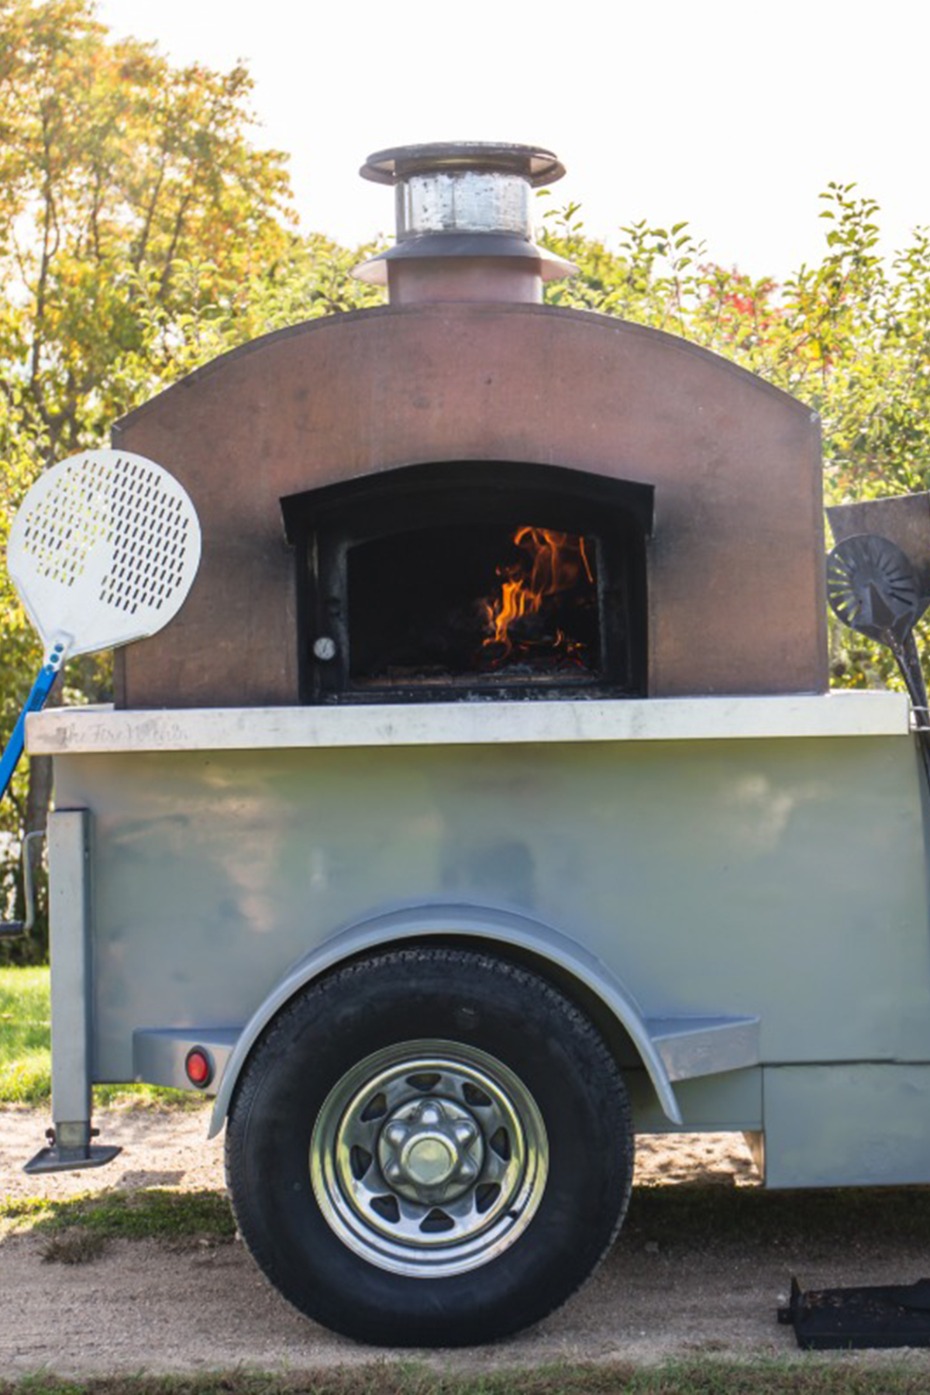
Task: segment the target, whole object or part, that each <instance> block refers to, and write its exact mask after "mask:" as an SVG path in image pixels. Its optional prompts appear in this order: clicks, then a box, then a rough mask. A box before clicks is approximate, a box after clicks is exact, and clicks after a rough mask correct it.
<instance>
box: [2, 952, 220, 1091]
mask: <svg viewBox="0 0 930 1395" xmlns="http://www.w3.org/2000/svg"><path fill="white" fill-rule="evenodd" d="M50 1036H51V1011H50V1007H49V971H48V968H47V967H46V968H38V969H36V968H20V967H17V966H9V967H6V968H0V1104H31V1105H39V1104H47V1103H48V1101H49V1099H50V1098H51V1093H52V1056H51V1043H50ZM94 1100H95V1102H96V1103H97V1104H98V1105H108V1104H139V1105H147V1104H159V1105H165V1104H170V1105H179V1106H182V1107H184V1108H191V1107H193V1108H196V1107H199V1106H200V1105H201V1104H202V1103H203V1096H202V1095H199V1094H195V1093H194V1092H192V1091H189V1090H169V1089H167V1088H165V1087H164V1086H161V1085H96V1086H95V1087H94Z"/></svg>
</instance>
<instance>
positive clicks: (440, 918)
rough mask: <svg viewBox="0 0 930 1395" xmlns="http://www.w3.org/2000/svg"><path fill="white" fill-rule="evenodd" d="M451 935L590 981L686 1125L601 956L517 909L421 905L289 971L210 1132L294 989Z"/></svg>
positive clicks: (636, 1012) (244, 1039)
mask: <svg viewBox="0 0 930 1395" xmlns="http://www.w3.org/2000/svg"><path fill="white" fill-rule="evenodd" d="M449 935H454V936H456V937H462V938H468V939H473V940H494V941H496V942H497V943H499V944H504V945H508V944H509V945H513V946H514V947H518V948H520V949H526V950H529V951H530V952H531V953H533V954H535V955H537V956H539V957H540V958H542V959H545V960H548V961H549V962H550V963H552V964H555V965H558V966H559V967H560V968H562V969H564V970H566V971H567V972H568V973H569V974H570V975H571V976H572V977H573V978H575V979H577V980H578V981H579V982H581V983H583V984H585V986H586V987H587V988H589V989H590V990H591V991H592V992H593V993H594V994H596V995H597V997H598V998H600V999H601V1000H602V1002H603V1003H604V1004H605V1005H606V1006H607V1007H608V1008H609V1009H610V1011H611V1012H612V1013H613V1014H614V1016H615V1017H616V1018H617V1020H618V1021H619V1022H620V1023H621V1025H622V1026H623V1027H624V1028H625V1029H626V1031H627V1033H628V1034H629V1037H630V1039H631V1041H632V1042H633V1045H634V1046H635V1047H636V1050H637V1051H638V1052H639V1055H640V1057H641V1058H642V1062H643V1065H644V1066H645V1068H646V1070H647V1072H648V1074H649V1078H650V1079H651V1081H652V1084H653V1086H654V1088H655V1092H656V1095H657V1097H658V1100H659V1104H660V1105H661V1108H662V1110H663V1112H664V1113H665V1115H666V1116H667V1118H668V1119H669V1120H670V1121H671V1122H672V1123H673V1124H677V1125H681V1124H682V1122H683V1120H682V1116H681V1111H680V1109H679V1107H678V1102H677V1100H676V1098H675V1092H674V1090H673V1088H672V1077H671V1075H670V1073H669V1070H668V1069H667V1067H666V1065H665V1062H664V1061H663V1059H662V1056H661V1054H660V1050H659V1046H658V1044H657V1043H656V1042H655V1041H654V1040H653V1036H652V1034H651V1033H650V1030H649V1028H648V1026H647V1019H646V1017H645V1016H644V1014H643V1012H642V1010H641V1009H640V1007H639V1004H638V1003H637V1002H636V999H635V998H634V997H633V995H632V993H630V992H629V991H628V990H627V989H626V988H625V987H624V986H623V984H622V983H621V982H620V980H619V979H618V978H617V977H616V975H614V974H613V973H612V972H611V970H610V969H608V968H607V967H606V965H604V964H603V963H602V962H601V961H600V960H599V959H598V958H596V956H595V955H593V954H590V953H589V952H588V951H587V950H586V949H584V948H583V946H581V945H580V944H578V942H577V941H576V940H572V939H570V938H569V937H568V936H567V935H564V934H562V932H561V931H559V930H555V929H553V928H552V927H551V926H549V925H544V924H542V923H541V922H540V921H537V920H531V919H530V918H529V917H528V916H523V915H519V914H517V913H515V912H512V911H500V910H493V909H490V908H487V907H481V906H416V907H414V908H412V909H409V908H408V909H405V910H398V911H391V912H388V913H387V914H382V915H377V916H374V917H373V918H372V919H370V920H363V921H359V922H358V923H357V924H355V925H352V926H349V927H348V928H347V929H345V930H341V931H339V932H338V934H336V935H334V936H333V937H332V939H330V940H327V941H326V942H325V943H324V944H322V945H320V946H319V947H318V948H316V949H314V950H312V951H311V952H310V953H309V954H308V955H307V956H306V957H305V958H304V959H302V960H300V961H299V962H298V963H297V964H296V965H295V966H294V967H293V968H292V969H291V970H290V971H289V972H288V973H287V974H286V976H285V977H284V978H283V979H282V980H281V982H280V983H279V984H278V985H277V986H276V987H275V988H274V989H273V990H272V992H271V993H270V994H269V995H268V997H267V998H266V999H265V1001H264V1002H263V1003H262V1005H261V1006H260V1007H259V1009H258V1011H257V1012H255V1013H254V1014H253V1016H252V1017H251V1018H250V1020H249V1021H248V1022H247V1023H246V1024H245V1026H244V1027H243V1029H242V1032H241V1034H240V1036H239V1040H238V1041H237V1043H236V1046H235V1048H234V1050H233V1052H232V1054H231V1055H230V1057H229V1061H228V1063H227V1066H226V1069H225V1071H224V1072H223V1078H222V1081H221V1083H220V1087H219V1090H218V1091H217V1095H216V1100H215V1102H214V1106H213V1115H212V1118H211V1120H210V1132H209V1137H210V1138H213V1137H214V1136H215V1135H216V1134H218V1133H219V1131H220V1130H221V1129H222V1127H223V1124H224V1122H225V1119H226V1115H227V1113H228V1110H229V1103H230V1100H231V1099H232V1094H233V1090H234V1089H235V1085H236V1081H237V1080H238V1078H239V1073H240V1071H241V1070H242V1067H243V1066H244V1065H245V1062H246V1060H247V1059H248V1057H249V1053H250V1052H251V1050H252V1047H253V1046H254V1045H255V1042H256V1041H257V1040H258V1038H259V1036H260V1035H261V1033H262V1032H263V1031H264V1029H265V1028H266V1027H267V1025H268V1023H269V1022H270V1021H271V1019H272V1018H273V1017H274V1016H275V1014H276V1013H278V1012H280V1010H281V1008H283V1007H284V1005H285V1004H286V1003H288V1002H289V1001H290V999H291V998H293V997H294V995H295V994H296V993H299V992H300V990H301V989H302V988H305V987H306V986H307V984H308V983H312V982H313V980H314V979H316V978H319V977H320V975H321V974H325V973H326V972H327V971H328V970H330V969H333V968H335V967H336V966H338V965H339V964H340V963H341V962H342V961H343V960H347V959H351V958H355V957H357V956H358V955H360V954H363V953H365V951H366V950H373V949H383V948H384V947H385V946H386V945H392V944H398V943H400V942H402V941H404V940H427V939H431V938H435V937H437V936H449Z"/></svg>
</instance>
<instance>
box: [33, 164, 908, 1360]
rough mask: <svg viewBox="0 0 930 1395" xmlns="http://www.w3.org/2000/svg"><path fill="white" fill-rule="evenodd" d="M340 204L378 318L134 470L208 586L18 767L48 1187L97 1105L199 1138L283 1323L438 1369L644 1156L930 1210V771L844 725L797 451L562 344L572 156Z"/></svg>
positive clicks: (95, 1159)
mask: <svg viewBox="0 0 930 1395" xmlns="http://www.w3.org/2000/svg"><path fill="white" fill-rule="evenodd" d="M362 172H363V174H365V175H366V177H368V178H370V179H373V180H375V181H377V182H381V183H387V184H391V185H393V186H394V188H395V190H396V193H397V201H398V215H399V226H398V238H397V242H396V245H395V246H394V247H393V248H392V249H391V251H390V252H388V253H387V254H385V255H384V256H382V257H381V258H377V259H374V261H373V262H371V263H368V264H367V265H366V266H365V267H363V268H362V269H361V274H362V275H365V276H368V277H369V278H372V279H376V278H378V277H381V278H386V280H387V283H388V287H389V292H390V303H389V304H388V305H387V306H386V307H385V308H384V309H378V310H373V311H366V312H360V313H356V314H344V315H336V316H332V317H329V318H327V319H322V320H312V321H308V322H307V323H305V324H302V325H297V326H295V327H293V328H291V329H287V330H284V331H280V332H278V333H275V334H272V335H269V336H267V337H265V338H263V339H260V340H258V341H256V342H255V343H253V344H250V345H247V346H245V347H244V348H242V349H239V350H236V351H234V352H233V353H231V354H227V355H225V356H223V357H222V358H220V359H218V360H216V361H215V362H214V363H212V364H210V365H208V366H207V367H206V368H204V369H201V370H199V371H198V372H196V373H194V374H193V375H191V376H190V377H189V378H187V379H185V380H183V381H182V382H181V383H179V384H177V385H176V386H174V387H172V388H171V389H169V390H168V391H167V392H165V393H163V394H161V395H160V396H159V397H157V398H155V399H154V400H153V401H152V402H150V403H148V404H146V405H145V406H143V407H142V408H140V409H139V410H138V411H136V412H134V413H132V414H131V415H130V416H129V417H127V418H126V419H124V420H123V421H122V422H120V423H118V424H117V426H116V427H115V429H114V434H113V446H114V449H115V450H116V451H123V452H129V453H138V454H139V455H142V456H144V457H149V458H151V459H153V460H157V461H160V462H161V463H163V464H164V465H165V466H166V467H167V468H168V469H169V470H170V471H171V473H172V475H173V476H174V477H175V478H176V479H178V480H179V481H180V483H181V484H182V485H183V486H184V488H185V489H186V490H187V491H188V492H189V494H190V496H191V498H192V499H193V501H194V504H195V505H196V508H197V513H198V515H199V519H200V525H201V528H202V531H203V561H202V563H201V568H200V572H199V574H198V577H197V580H196V582H195V583H194V585H193V589H192V591H191V594H190V597H189V599H188V600H187V602H186V604H185V606H184V608H183V609H182V610H181V611H180V613H179V614H178V616H177V618H176V619H175V620H174V621H173V623H172V624H171V625H170V626H169V627H167V628H166V629H164V630H163V631H162V632H161V633H159V634H158V635H156V636H153V637H152V638H148V639H144V640H141V641H140V642H138V643H134V644H131V645H129V646H128V647H127V648H125V649H124V650H122V651H120V653H119V655H118V656H117V673H116V677H117V683H116V699H115V703H114V705H113V706H112V707H107V708H84V709H56V710H47V711H44V712H40V713H35V714H33V715H32V716H30V717H29V718H28V721H27V723H26V731H27V737H26V739H27V748H28V750H29V751H30V753H31V754H33V755H48V756H51V757H52V760H53V763H54V781H55V810H54V813H53V814H52V815H51V816H50V821H49V866H50V923H51V958H52V1050H53V1099H52V1112H53V1116H54V1124H53V1136H52V1141H51V1143H50V1145H49V1147H48V1148H46V1149H43V1150H42V1152H41V1153H40V1154H38V1155H37V1157H36V1158H35V1159H34V1160H33V1162H32V1163H31V1164H30V1165H29V1166H31V1167H32V1168H33V1169H34V1170H48V1169H54V1168H71V1167H79V1166H94V1165H97V1164H99V1163H102V1162H105V1161H107V1160H108V1159H109V1157H111V1156H112V1155H113V1152H114V1150H113V1149H112V1148H108V1147H107V1145H106V1142H105V1140H104V1141H102V1142H100V1143H98V1142H96V1141H95V1137H94V1130H93V1127H92V1117H91V1087H92V1086H93V1085H94V1084H97V1083H100V1082H121V1081H148V1082H151V1083H154V1084H160V1085H169V1086H175V1087H177V1088H180V1089H186V1090H191V1091H197V1092H200V1093H202V1094H204V1095H208V1096H212V1097H213V1111H212V1116H211V1123H210V1132H211V1134H216V1133H218V1132H219V1131H220V1130H222V1129H224V1128H225V1130H226V1157H227V1176H228V1182H229V1187H230V1191H231V1195H232V1200H233V1204H234V1207H235V1211H236V1216H237V1219H238V1223H239V1227H240V1229H241V1232H242V1235H243V1237H244V1239H245V1240H246V1242H247V1244H248V1245H249V1247H250V1249H251V1251H252V1253H253V1254H254V1256H255V1258H256V1260H257V1262H258V1263H259V1265H260V1266H261V1267H262V1269H263V1270H264V1272H265V1273H266V1274H267V1276H268V1277H269V1279H270V1280H271V1282H272V1283H273V1284H275V1286H276V1287H277V1288H278V1289H279V1290H280V1291H281V1292H282V1293H283V1294H284V1295H285V1297H286V1298H288V1299H289V1300H290V1302H291V1303H293V1304H294V1305H295V1306H296V1307H297V1308H298V1309H299V1310H301V1311H302V1312H304V1313H306V1314H307V1315H308V1316H310V1317H312V1318H314V1319H316V1320H318V1321H320V1322H323V1323H325V1324H327V1325H329V1326H330V1327H332V1328H334V1329H335V1330H338V1331H340V1332H343V1333H346V1334H348V1335H350V1336H352V1337H355V1338H358V1339H360V1340H363V1341H373V1342H380V1343H385V1344H390V1345H420V1346H448V1345H454V1344H461V1343H472V1342H479V1341H488V1340H491V1339H494V1338H498V1337H500V1336H503V1335H505V1334H507V1333H511V1332H513V1331H516V1330H518V1329H520V1328H521V1327H524V1326H526V1325H528V1324H530V1323H532V1322H535V1321H537V1320H538V1319H540V1318H541V1317H543V1316H544V1315H545V1314H547V1313H548V1312H550V1311H552V1309H553V1308H555V1307H556V1306H558V1305H559V1304H560V1303H562V1302H563V1301H564V1300H565V1299H566V1298H567V1297H568V1296H569V1295H570V1294H571V1293H572V1292H574V1291H575V1289H576V1288H577V1287H578V1286H579V1285H580V1284H581V1283H583V1282H584V1280H585V1279H586V1278H587V1277H588V1275H589V1274H590V1273H591V1272H592V1271H593V1269H594V1268H595V1266H596V1264H597V1262H598V1260H599V1259H600V1258H601V1257H602V1256H603V1254H604V1253H605V1251H606V1250H607V1248H608V1247H609V1246H610V1244H611V1242H612V1240H613V1238H614V1236H615V1235H616V1233H617V1230H618V1228H619V1227H620V1225H621V1223H622V1221H623V1217H624V1212H625V1209H626V1206H627V1201H628V1198H629V1193H630V1185H631V1176H632V1162H633V1151H634V1138H635V1134H636V1133H640V1132H644V1133H650V1132H656V1133H662V1132H675V1131H677V1130H688V1131H692V1132H693V1131H700V1130H723V1129H725V1130H741V1131H743V1132H744V1133H745V1134H746V1136H747V1138H748V1139H750V1140H751V1143H752V1147H753V1152H754V1156H755V1158H756V1161H757V1163H758V1166H759V1168H760V1171H761V1173H762V1175H763V1178H764V1182H765V1185H767V1186H770V1187H779V1188H790V1187H825V1186H830V1187H834V1186H844V1185H855V1186H860V1185H885V1184H909V1183H927V1182H928V1181H930V1109H928V1107H927V1105H928V1102H930V937H928V933H927V930H928V904H927V903H928V879H927V843H926V818H927V809H926V800H927V781H926V776H925V771H924V766H923V750H922V741H923V740H924V738H923V737H922V736H921V733H920V731H919V730H918V731H915V729H914V728H915V718H914V715H913V711H912V708H913V706H914V704H913V703H912V702H910V701H909V700H908V697H907V696H905V695H904V694H902V693H896V692H830V691H829V684H828V671H827V640H826V618H825V617H826V604H825V580H824V563H823V556H824V542H823V514H822V499H821V484H820V472H821V467H820V448H819V435H818V423H817V421H816V418H815V417H813V416H812V414H811V413H810V412H809V411H808V409H807V408H806V407H804V406H803V405H802V404H800V403H798V402H796V401H793V400H792V399H790V398H789V397H787V396H786V395H784V394H783V393H780V392H778V391H776V390H775V389H773V388H771V387H769V386H768V385H766V384H765V383H763V382H761V381H760V380H758V379H756V378H754V377H752V376H751V375H750V374H748V373H745V372H743V371H742V370H740V369H737V368H735V367H734V366H733V365H731V364H729V363H727V362H725V361H723V360H722V359H719V358H717V357H715V356H714V355H712V354H710V353H708V352H706V351H704V350H701V349H699V348H697V347H695V346H693V345H689V344H685V343H683V342H681V341H679V340H677V339H675V338H673V337H672V336H669V335H665V334H661V333H658V332H655V331H651V330H648V329H644V328H641V327H637V326H633V325H630V324H626V323H623V322H621V321H616V320H611V319H608V318H606V317H602V316H599V315H594V314H591V313H587V312H576V311H569V310H560V309H557V308H553V307H550V306H545V305H543V304H541V303H540V288H541V284H542V281H543V280H545V279H549V278H550V277H553V276H556V275H561V274H564V273H565V271H566V267H565V266H564V264H560V263H559V262H558V260H557V259H555V258H553V257H552V256H551V254H549V253H548V252H546V250H545V249H544V248H540V247H539V246H537V244H536V243H535V242H534V241H533V239H532V232H531V229H530V227H529V214H530V209H531V193H532V190H533V188H534V187H536V186H538V185H540V184H544V183H547V182H549V181H551V180H552V179H554V178H557V177H558V175H559V174H560V173H561V166H559V164H558V162H557V161H556V160H555V157H554V156H552V155H551V153H550V152H547V151H539V150H535V149H532V148H530V147H523V146H486V145H470V146H459V145H456V146H450V145H439V146H413V147H403V148H401V149H397V150H391V151H382V152H379V153H378V154H377V155H374V156H372V157H370V159H369V161H368V162H367V164H366V166H365V167H364V169H363V171H362ZM869 507H870V508H871V509H872V510H873V514H874V510H875V509H876V508H879V507H880V506H879V505H872V506H869ZM916 507H917V508H918V511H919V513H920V517H919V519H918V520H917V523H916V524H915V523H914V521H913V520H914V517H915V511H914V508H912V509H911V510H910V512H909V514H908V525H907V526H908V529H910V531H909V532H908V534H907V538H906V539H904V540H903V541H905V542H906V543H907V546H908V547H909V548H910V555H911V556H913V554H914V550H915V548H916V549H917V551H918V552H919V553H920V556H919V557H918V558H917V559H916V560H915V562H914V566H915V575H916V576H917V578H918V582H919V586H918V590H919V592H920V597H921V598H922V601H921V605H918V604H917V603H916V602H915V604H914V605H913V606H912V607H911V609H912V611H913V612H914V615H916V613H917V610H918V609H920V608H922V605H925V604H926V602H927V600H930V585H928V574H927V571H926V566H925V563H926V558H925V557H924V551H925V552H926V553H927V556H928V557H930V509H928V508H927V504H926V500H924V501H923V503H922V504H919V505H918V506H916ZM890 516H891V515H890V514H888V513H887V511H886V513H885V514H882V515H881V518H882V519H886V518H890ZM900 516H901V515H900V512H898V513H895V515H894V517H895V519H898V518H899V517H900ZM850 520H851V521H850ZM869 520H871V522H872V523H873V524H874V521H875V520H874V517H873V515H870V516H869ZM869 520H866V521H867V522H869ZM861 524H862V518H861V517H860V516H859V515H856V514H855V513H853V514H851V515H849V516H848V517H847V515H845V514H843V513H842V511H840V513H838V514H837V517H836V519H835V520H834V531H835V533H836V535H837V537H838V538H842V537H845V536H849V537H858V536H860V535H861V534H862V533H863V532H873V531H875V532H882V531H883V529H882V528H881V527H878V528H876V527H872V526H870V527H868V528H864V527H862V526H861ZM896 526H897V525H894V527H893V526H889V528H888V529H885V534H886V535H889V534H891V535H894V529H895V527H896ZM898 532H899V534H900V529H899V530H898ZM917 725H918V726H921V725H922V722H921V719H920V718H919V717H918V719H917Z"/></svg>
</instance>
